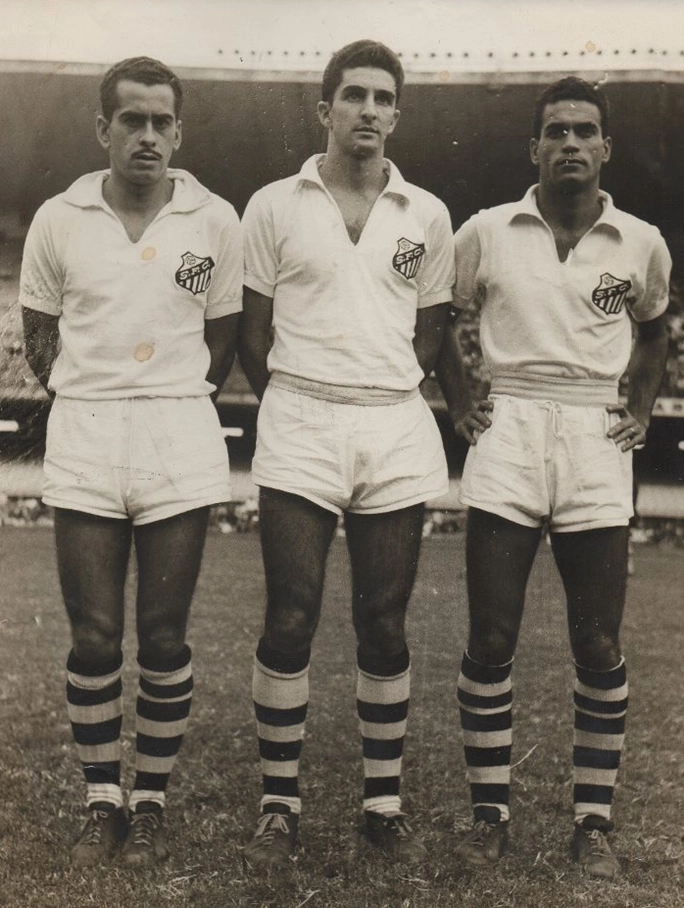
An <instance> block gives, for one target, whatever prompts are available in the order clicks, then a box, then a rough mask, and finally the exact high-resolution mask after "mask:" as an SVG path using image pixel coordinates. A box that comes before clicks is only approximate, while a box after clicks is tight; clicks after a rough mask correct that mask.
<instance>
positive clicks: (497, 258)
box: [454, 186, 671, 393]
mask: <svg viewBox="0 0 684 908" xmlns="http://www.w3.org/2000/svg"><path fill="white" fill-rule="evenodd" d="M536 191H537V186H532V187H531V188H530V189H529V190H528V192H527V193H526V195H525V196H524V198H523V199H522V200H521V201H519V202H514V203H511V204H507V205H500V206H497V207H495V208H490V209H487V210H483V211H480V212H479V213H478V214H476V215H474V216H473V217H472V218H470V220H468V221H466V223H465V224H464V225H463V226H462V227H461V228H460V229H459V230H458V231H457V233H456V235H455V238H454V244H455V257H456V286H455V294H454V303H455V305H457V306H459V307H461V308H465V307H466V306H467V305H468V303H469V302H470V301H472V300H477V301H479V303H480V305H481V320H480V341H481V345H482V353H483V356H484V360H485V364H486V366H487V367H488V369H489V371H490V373H491V375H492V385H493V387H494V386H503V387H504V388H505V387H506V385H507V383H510V382H511V381H518V382H525V381H527V380H529V382H530V383H531V384H530V386H531V385H532V384H533V383H534V382H545V383H548V382H549V381H550V382H555V383H557V384H558V385H559V386H562V385H563V384H564V383H567V385H568V386H570V387H571V388H572V387H575V388H580V387H582V386H584V387H591V386H593V387H596V386H598V387H599V388H601V389H604V390H609V389H612V390H613V393H615V389H616V387H617V382H618V379H619V378H620V376H621V375H622V374H623V373H624V371H625V369H626V368H627V365H628V363H629V357H630V353H631V342H632V336H631V327H630V319H629V315H631V316H632V318H634V319H635V320H636V321H639V322H641V321H648V320H650V319H654V318H656V317H657V316H659V315H660V314H662V313H663V312H664V311H665V309H666V308H667V305H668V284H669V275H670V268H671V259H670V255H669V252H668V250H667V246H666V245H665V241H664V240H663V238H662V236H661V234H660V232H659V231H658V229H657V228H656V227H654V226H652V225H651V224H647V223H646V222H645V221H642V220H639V219H638V218H636V217H633V216H632V215H630V214H627V213H625V212H623V211H620V210H618V209H617V208H615V206H614V204H613V201H612V199H611V197H610V196H609V195H608V194H607V193H605V192H600V194H599V195H600V200H601V204H602V206H603V212H602V214H601V216H600V217H599V219H598V220H597V221H596V223H595V224H594V225H593V227H592V228H591V229H590V230H589V231H588V232H587V233H586V234H585V235H584V236H583V237H582V239H581V240H580V241H579V243H578V244H577V246H576V247H575V248H574V249H573V250H571V252H570V254H569V255H568V257H567V259H566V261H564V262H561V261H560V259H559V258H558V253H557V250H556V245H555V241H554V237H553V233H552V231H551V229H550V227H549V226H548V224H547V223H546V222H545V221H544V219H543V218H542V216H541V214H540V212H539V208H538V207H537V202H536Z"/></svg>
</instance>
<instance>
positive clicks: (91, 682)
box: [66, 650, 123, 807]
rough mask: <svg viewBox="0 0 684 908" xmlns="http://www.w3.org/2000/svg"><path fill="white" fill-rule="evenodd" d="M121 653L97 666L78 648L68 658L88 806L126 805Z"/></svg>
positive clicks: (71, 705)
mask: <svg viewBox="0 0 684 908" xmlns="http://www.w3.org/2000/svg"><path fill="white" fill-rule="evenodd" d="M122 662H123V658H122V656H121V654H119V655H118V656H117V657H116V659H113V660H112V661H111V662H110V663H99V664H98V665H97V667H95V666H93V665H92V664H89V663H87V662H84V661H83V660H80V659H79V658H78V657H77V656H76V654H75V653H74V651H73V650H72V651H71V652H70V653H69V658H68V660H67V685H66V695H67V714H68V716H69V720H70V721H71V729H72V732H73V735H74V741H75V742H76V752H77V754H78V757H79V759H80V761H81V763H82V765H83V773H84V775H85V780H86V786H87V795H86V801H87V804H88V806H89V807H90V805H91V804H94V803H96V802H107V803H109V804H113V805H114V806H115V807H122V806H123V796H122V794H121V719H122V715H123V698H122V687H121V665H122Z"/></svg>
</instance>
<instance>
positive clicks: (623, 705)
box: [575, 693, 627, 715]
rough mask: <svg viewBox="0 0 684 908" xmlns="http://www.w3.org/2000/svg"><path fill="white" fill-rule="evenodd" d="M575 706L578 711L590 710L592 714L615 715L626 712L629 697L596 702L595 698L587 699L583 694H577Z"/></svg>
mask: <svg viewBox="0 0 684 908" xmlns="http://www.w3.org/2000/svg"><path fill="white" fill-rule="evenodd" d="M575 706H576V707H577V709H584V710H588V711H589V712H592V713H603V714H604V715H614V714H616V713H623V712H625V711H626V709H627V697H624V698H623V699H622V700H594V699H593V697H585V696H583V695H582V694H578V693H575Z"/></svg>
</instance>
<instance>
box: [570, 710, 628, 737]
mask: <svg viewBox="0 0 684 908" xmlns="http://www.w3.org/2000/svg"><path fill="white" fill-rule="evenodd" d="M575 728H576V729H578V731H588V732H592V733H593V734H595V735H623V734H624V733H625V717H624V716H619V717H617V718H615V719H604V718H597V717H596V716H590V715H588V714H587V713H581V712H576V713H575Z"/></svg>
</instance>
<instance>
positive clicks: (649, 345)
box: [438, 77, 671, 878]
mask: <svg viewBox="0 0 684 908" xmlns="http://www.w3.org/2000/svg"><path fill="white" fill-rule="evenodd" d="M611 148H612V143H611V139H610V138H609V134H608V104H607V101H606V98H605V97H604V95H603V94H602V92H601V91H600V90H598V89H596V88H595V87H593V86H592V85H589V84H588V83H587V82H584V81H582V80H580V79H577V78H574V77H568V78H564V79H561V80H560V81H559V82H556V83H554V84H553V85H551V86H550V87H548V88H547V89H546V90H545V91H544V92H543V93H542V94H541V95H540V97H539V99H538V101H537V104H536V108H535V116H534V138H533V139H532V140H531V143H530V154H531V159H532V162H533V163H534V164H535V165H536V166H537V167H538V169H539V183H538V185H536V186H533V187H532V188H531V189H530V190H529V191H528V192H527V194H526V195H525V197H524V198H523V199H522V200H521V201H519V202H514V203H512V204H508V205H502V206H499V207H497V208H492V209H489V210H487V211H481V212H480V213H479V214H477V215H475V216H474V217H472V218H471V219H470V220H469V221H467V222H466V223H465V224H464V225H463V226H462V227H461V228H460V230H459V231H458V232H457V234H456V237H455V251H456V270H457V275H456V288H455V297H454V298H455V304H456V306H457V307H459V308H461V309H462V308H465V307H466V306H467V305H468V304H469V303H471V302H472V301H474V300H477V301H479V302H480V303H481V323H480V339H481V345H482V351H483V355H484V359H485V363H486V365H487V367H488V369H489V371H490V373H491V392H490V395H489V398H488V399H487V400H485V401H482V402H480V403H479V404H478V405H477V406H476V407H474V408H472V409H468V407H467V406H465V405H464V403H463V395H462V385H461V384H460V383H459V382H458V381H454V375H455V376H456V377H458V369H456V370H454V364H455V363H456V364H457V363H458V350H457V344H458V341H457V340H456V334H455V328H454V329H452V330H450V331H449V332H448V333H447V335H446V341H445V344H444V346H443V349H442V353H441V358H440V363H439V367H438V375H439V377H440V381H441V384H442V387H443V389H444V392H445V396H446V397H447V400H448V401H449V404H450V409H451V412H452V415H453V416H454V418H455V423H456V427H457V431H460V432H462V434H463V435H464V437H465V438H466V439H467V440H468V441H469V442H470V444H471V446H472V447H471V448H470V451H469V453H468V457H467V460H466V465H465V469H464V474H463V480H462V493H461V499H462V501H463V503H464V504H466V505H468V506H469V514H468V531H467V554H466V558H467V573H468V597H469V609H470V632H469V638H468V648H467V650H466V652H465V653H464V655H463V661H462V666H461V674H460V678H459V688H458V695H459V704H460V713H461V725H462V729H463V740H464V745H465V759H466V764H467V768H468V776H469V780H470V790H471V798H472V802H473V809H474V819H475V824H474V826H473V829H472V830H471V831H470V833H469V834H468V835H466V837H465V839H464V840H463V841H462V842H461V844H460V846H459V848H458V851H457V853H458V855H459V856H460V857H461V859H463V860H464V861H466V862H469V863H472V864H476V865H487V864H493V863H494V862H496V861H497V860H498V859H499V858H500V857H501V855H502V854H503V853H504V851H505V849H506V847H507V842H508V821H509V794H510V774H511V742H512V723H511V704H512V688H511V669H512V665H513V656H514V653H515V648H516V642H517V637H518V631H519V628H520V623H521V619H522V614H523V606H524V598H525V588H526V584H527V580H528V577H529V574H530V570H531V568H532V563H533V560H534V557H535V553H536V551H537V546H538V544H539V539H540V534H541V528H542V524H544V523H545V522H547V521H548V525H549V528H550V533H551V544H552V549H553V554H554V558H555V561H556V564H557V566H558V569H559V571H560V574H561V578H562V581H563V584H564V588H565V593H566V597H567V615H568V627H569V631H570V643H571V647H572V653H573V656H574V660H575V674H576V680H575V688H574V702H575V719H574V746H573V782H574V786H573V801H574V821H575V825H574V833H573V837H572V840H571V848H572V854H573V857H574V859H575V860H576V861H578V863H579V865H580V866H581V868H582V869H583V870H584V871H585V872H586V873H588V874H589V875H591V876H594V877H598V878H612V877H615V876H616V875H617V874H618V872H619V864H618V861H617V859H616V858H615V856H614V855H613V853H612V851H611V848H610V845H609V843H608V840H607V834H608V833H609V832H610V831H611V830H612V829H613V822H612V819H611V804H612V800H613V792H614V787H615V780H616V774H617V770H618V764H619V761H620V754H621V751H622V746H623V738H624V726H625V713H626V709H627V673H626V667H625V660H624V657H623V655H622V652H621V649H620V642H619V630H620V624H621V620H622V614H623V609H624V603H625V589H626V576H627V540H628V523H629V519H630V516H631V514H632V451H633V449H634V448H635V447H636V446H638V445H642V444H643V443H644V440H645V438H646V431H647V429H648V425H649V420H650V416H651V410H652V408H653V404H654V402H655V398H656V393H657V391H658V388H659V385H660V381H661V377H662V373H663V369H664V365H665V357H666V351H667V327H666V321H665V318H666V317H665V314H664V313H665V310H666V308H667V305H668V279H669V272H670V264H671V263H670V256H669V254H668V251H667V248H666V246H665V243H664V241H663V239H662V237H661V235H660V233H659V232H658V230H657V229H656V228H655V227H652V226H651V225H649V224H646V223H644V222H643V221H640V220H638V219H637V218H635V217H632V216H631V215H628V214H626V213H625V212H622V211H619V210H618V209H617V208H616V207H615V206H614V204H613V201H612V199H611V198H610V196H609V195H607V194H606V193H605V192H602V191H601V190H600V189H599V178H600V174H601V169H602V167H603V165H604V164H606V163H607V162H608V161H609V159H610V155H611ZM632 325H634V326H635V334H636V339H635V343H634V347H633V349H632ZM626 370H628V375H629V392H628V399H627V403H626V406H623V405H622V404H621V403H620V402H619V400H618V380H619V379H620V377H621V376H622V375H623V373H624V372H625V371H626ZM464 411H467V412H466V415H465V416H463V415H462V413H463V412H464Z"/></svg>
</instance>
